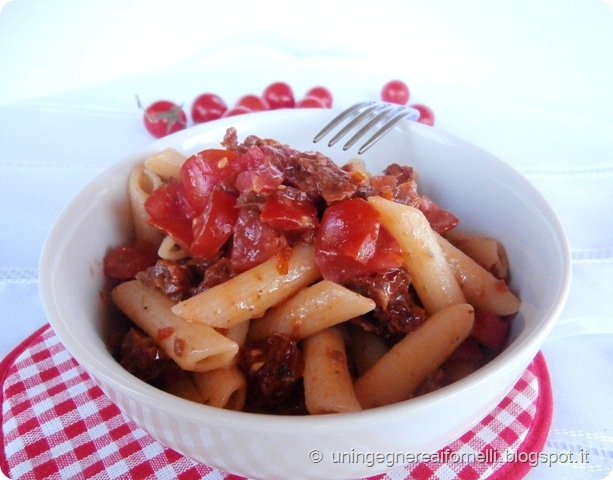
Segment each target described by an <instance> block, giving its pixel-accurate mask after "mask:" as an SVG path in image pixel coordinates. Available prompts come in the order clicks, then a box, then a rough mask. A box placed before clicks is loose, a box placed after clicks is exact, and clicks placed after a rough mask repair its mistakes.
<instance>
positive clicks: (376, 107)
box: [328, 104, 385, 147]
mask: <svg viewBox="0 0 613 480" xmlns="http://www.w3.org/2000/svg"><path fill="white" fill-rule="evenodd" d="M382 108H383V109H384V108H385V105H377V104H375V105H372V106H369V107H368V108H366V109H365V110H364V111H362V112H360V113H359V114H358V115H357V116H356V117H355V118H354V119H352V120H351V121H350V122H349V123H347V125H345V126H344V127H343V128H342V129H341V130H340V131H339V132H338V133H337V134H336V135H334V136H333V137H332V138H331V139H330V141H329V142H328V147H332V146H333V145H335V144H336V142H338V141H339V140H340V139H341V138H343V137H344V136H345V135H347V133H349V132H350V131H351V130H352V129H353V127H355V126H356V125H358V124H359V123H360V122H361V121H362V120H364V118H366V117H367V116H368V115H370V114H371V113H373V112H374V113H375V118H377V117H380V116H381V115H382V114H383V113H385V111H383V112H381V113H379V110H381V109H382Z"/></svg>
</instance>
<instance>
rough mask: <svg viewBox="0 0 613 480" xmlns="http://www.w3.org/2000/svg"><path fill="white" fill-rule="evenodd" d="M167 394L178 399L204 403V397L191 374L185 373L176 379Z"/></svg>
mask: <svg viewBox="0 0 613 480" xmlns="http://www.w3.org/2000/svg"><path fill="white" fill-rule="evenodd" d="M166 392H167V393H171V394H173V395H176V396H177V397H181V398H184V399H185V400H191V401H192V402H197V403H204V401H203V399H202V395H200V392H199V391H198V389H197V388H196V384H195V383H194V379H193V377H192V375H191V372H185V374H184V375H181V376H180V377H179V378H176V379H175V380H174V381H173V382H172V383H171V384H170V385H169V386H168V387H167V388H166Z"/></svg>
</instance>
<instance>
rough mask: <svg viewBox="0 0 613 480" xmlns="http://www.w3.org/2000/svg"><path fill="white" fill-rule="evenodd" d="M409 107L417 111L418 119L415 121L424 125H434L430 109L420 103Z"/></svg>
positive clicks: (432, 113)
mask: <svg viewBox="0 0 613 480" xmlns="http://www.w3.org/2000/svg"><path fill="white" fill-rule="evenodd" d="M409 106H410V107H411V108H414V109H415V110H418V111H419V119H418V120H417V121H418V122H419V123H423V124H424V125H434V112H433V111H432V109H431V108H430V107H428V106H426V105H423V104H421V103H416V104H414V105H409Z"/></svg>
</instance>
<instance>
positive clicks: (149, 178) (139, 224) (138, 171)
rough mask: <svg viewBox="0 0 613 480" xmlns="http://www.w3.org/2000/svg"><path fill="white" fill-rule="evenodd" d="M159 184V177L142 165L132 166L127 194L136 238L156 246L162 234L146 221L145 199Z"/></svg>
mask: <svg viewBox="0 0 613 480" xmlns="http://www.w3.org/2000/svg"><path fill="white" fill-rule="evenodd" d="M161 184H162V180H161V179H160V177H159V176H157V175H156V174H155V173H153V172H151V171H150V170H148V169H146V168H145V167H144V166H143V165H137V166H136V167H134V168H133V169H132V172H131V173H130V178H129V179H128V195H129V198H130V207H131V211H132V220H133V223H134V234H135V237H136V240H137V241H145V242H149V243H151V244H152V245H156V246H157V245H159V244H160V243H161V241H162V238H163V234H162V233H161V232H160V231H159V230H158V229H157V228H156V227H154V226H153V225H150V224H149V223H148V222H147V220H148V219H149V214H148V213H147V212H146V211H145V200H147V197H149V195H150V194H151V192H152V191H153V190H155V189H156V188H157V187H159V186H160V185H161Z"/></svg>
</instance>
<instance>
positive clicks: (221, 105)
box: [192, 93, 228, 123]
mask: <svg viewBox="0 0 613 480" xmlns="http://www.w3.org/2000/svg"><path fill="white" fill-rule="evenodd" d="M227 109H228V106H227V105H226V102H224V101H223V99H222V98H221V97H220V96H219V95H215V94H214V93H203V94H202V95H199V96H198V97H196V99H195V100H194V102H193V103H192V120H193V121H194V123H203V122H208V121H210V120H217V119H218V118H221V116H222V115H223V114H224V112H225V111H226V110H227Z"/></svg>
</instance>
